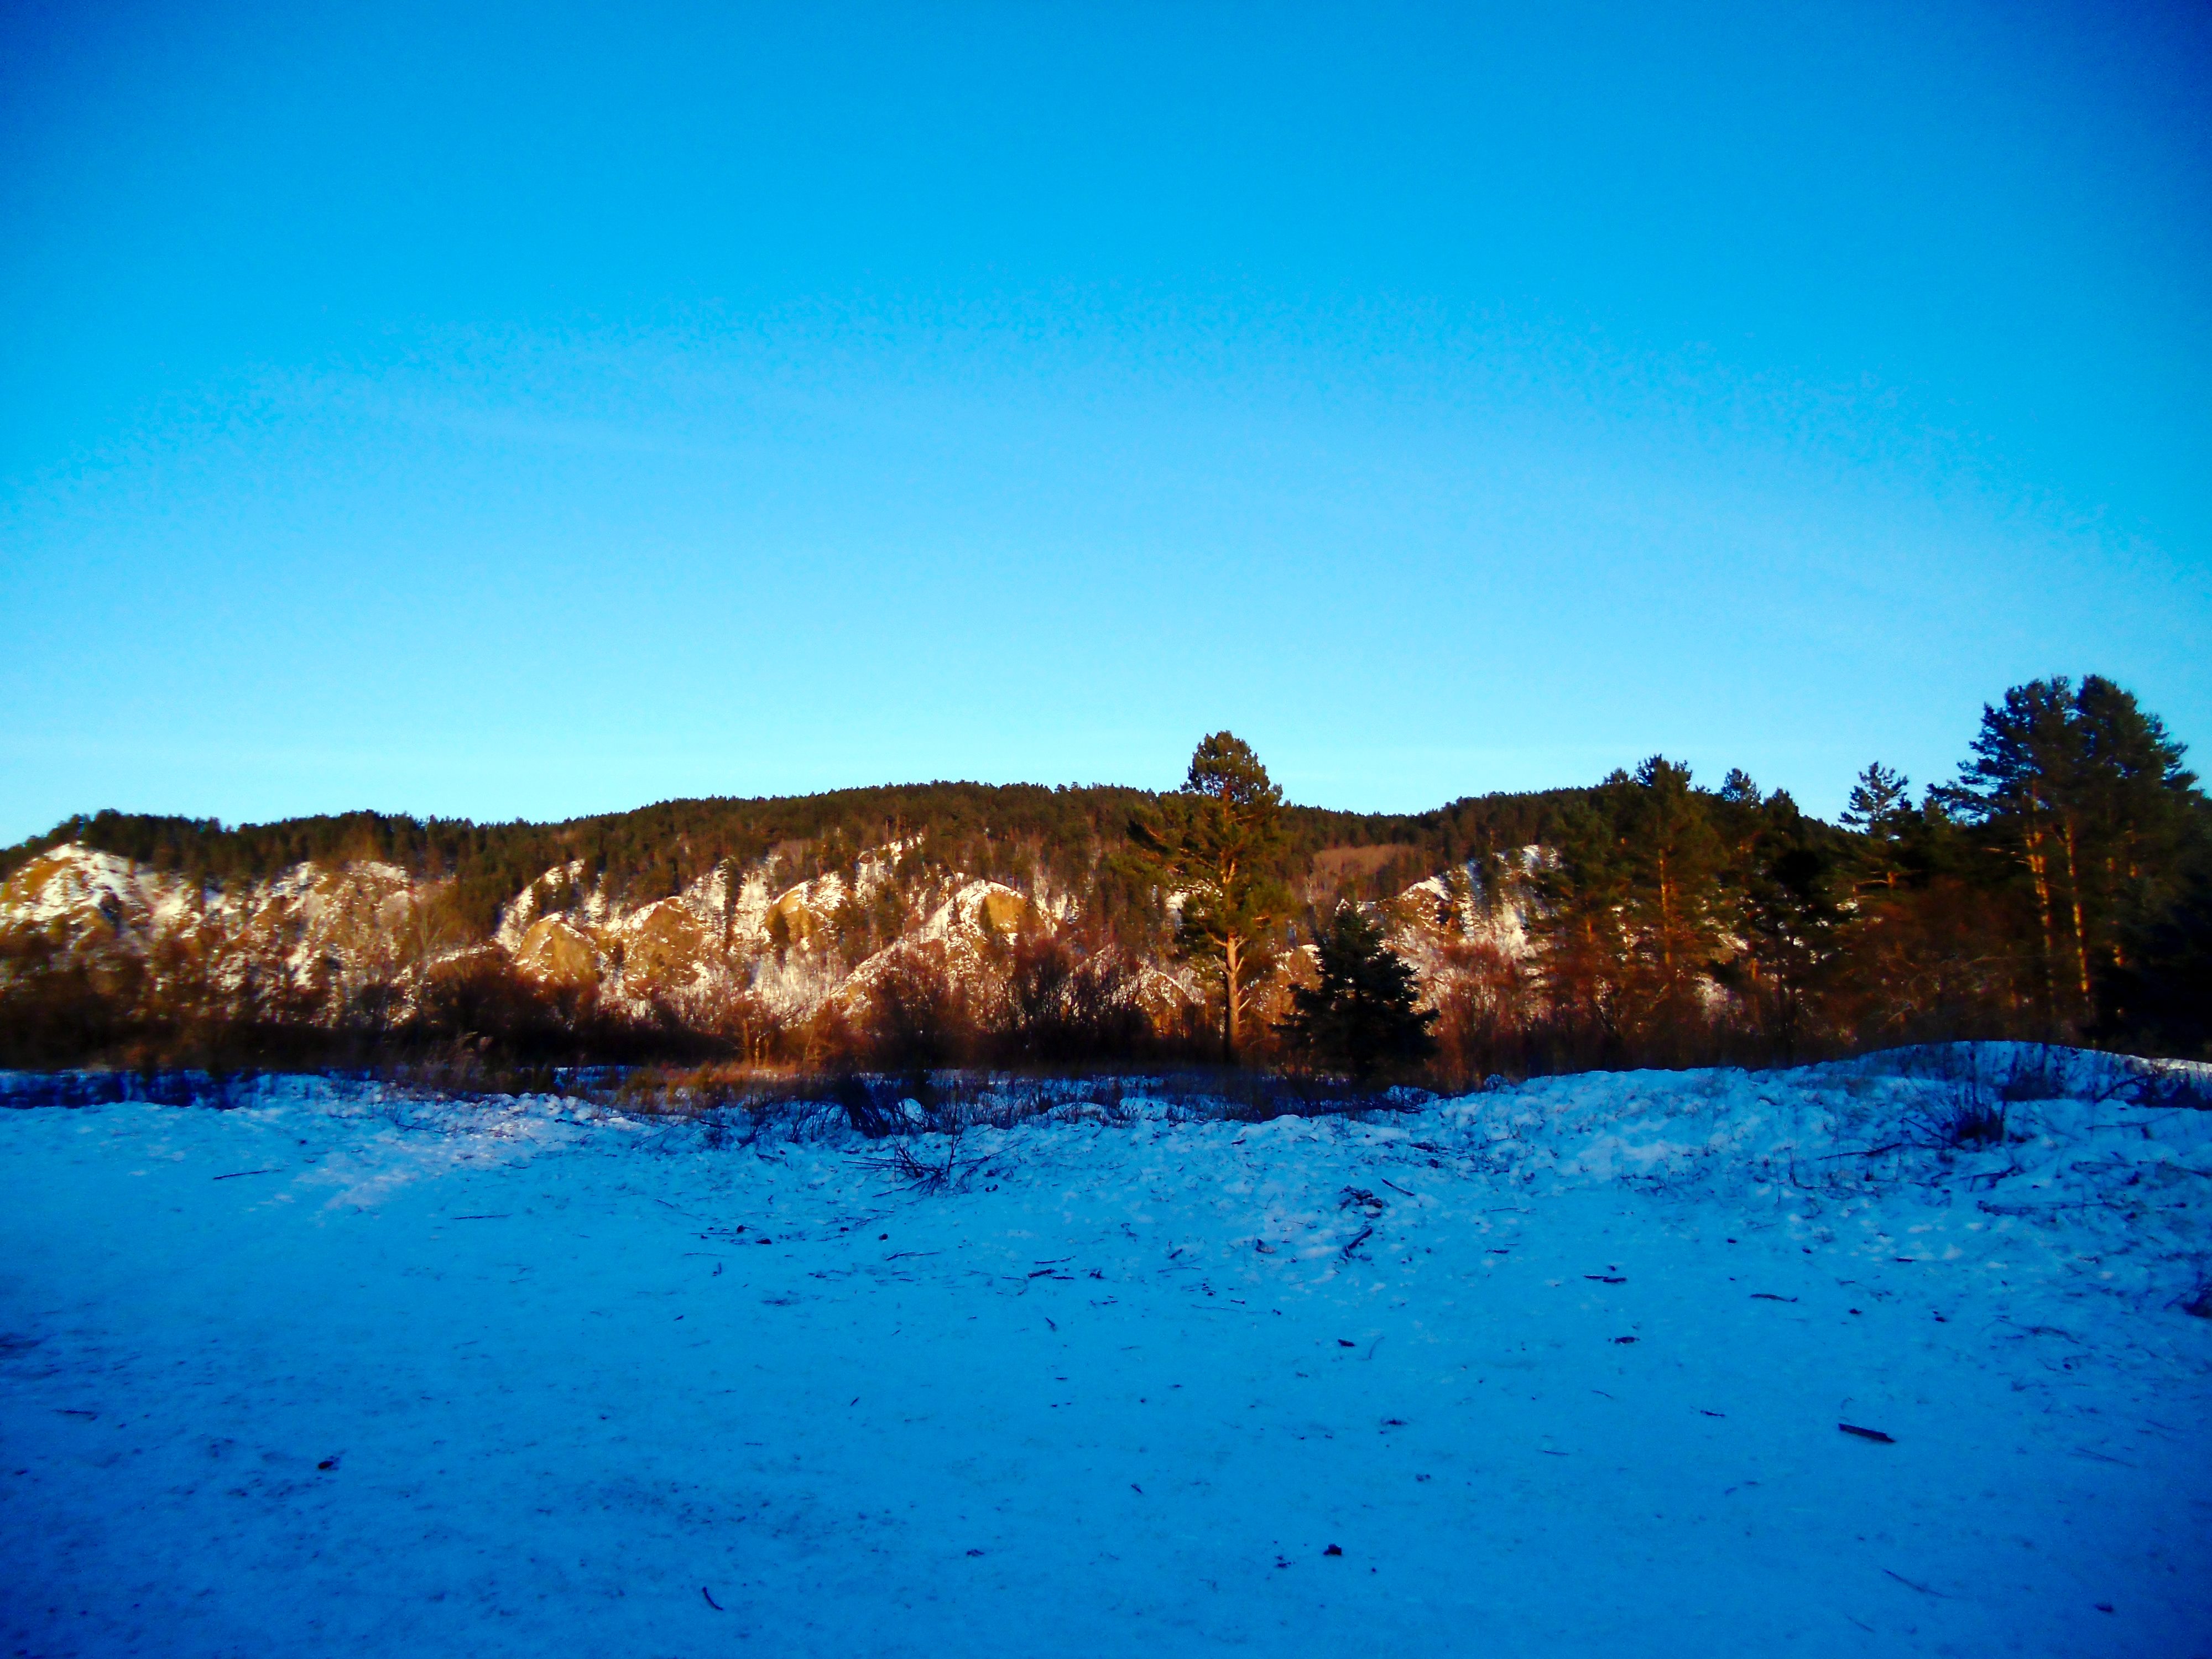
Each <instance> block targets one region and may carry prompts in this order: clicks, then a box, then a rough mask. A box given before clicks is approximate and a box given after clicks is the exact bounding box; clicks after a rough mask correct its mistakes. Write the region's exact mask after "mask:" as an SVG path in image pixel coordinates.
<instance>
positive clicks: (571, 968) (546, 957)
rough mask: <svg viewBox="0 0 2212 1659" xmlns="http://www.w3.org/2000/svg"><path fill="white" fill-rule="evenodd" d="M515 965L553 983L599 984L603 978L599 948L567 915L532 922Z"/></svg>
mask: <svg viewBox="0 0 2212 1659" xmlns="http://www.w3.org/2000/svg"><path fill="white" fill-rule="evenodd" d="M514 965H515V966H516V967H517V968H518V969H520V970H521V971H522V972H524V973H525V974H527V975H529V976H530V977H531V978H532V979H535V980H540V981H544V982H545V983H547V984H549V985H595V984H597V983H598V982H599V952H598V951H594V950H593V949H592V941H591V939H589V938H588V937H586V934H585V933H584V932H583V930H582V929H581V928H580V927H576V925H575V924H574V923H573V922H571V921H569V920H568V918H567V917H566V916H540V917H539V918H538V920H537V921H533V922H532V923H531V924H530V927H529V929H528V931H527V932H526V933H524V934H523V935H522V939H521V943H520V945H517V947H516V949H515V952H514Z"/></svg>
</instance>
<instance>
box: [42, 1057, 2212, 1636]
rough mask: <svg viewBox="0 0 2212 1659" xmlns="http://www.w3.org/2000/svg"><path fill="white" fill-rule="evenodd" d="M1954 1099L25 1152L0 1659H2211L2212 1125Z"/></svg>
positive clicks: (317, 1096) (1541, 1093)
mask: <svg viewBox="0 0 2212 1659" xmlns="http://www.w3.org/2000/svg"><path fill="white" fill-rule="evenodd" d="M1946 1087H1947V1085H1942V1084H1938V1083H1933V1082H1929V1081H1924V1080H1916V1079H1909V1078H1901V1077H1895V1076H1888V1075H1883V1074H1881V1073H1879V1072H1877V1071H1874V1070H1870V1069H1868V1068H1863V1067H1862V1068H1843V1067H1838V1068H1821V1069H1815V1070H1808V1071H1804V1072H1798V1073H1765V1074H1745V1073H1678V1074H1657V1073H1634V1074H1624V1075H1615V1076H1593V1077H1583V1078H1574V1079H1548V1080H1545V1081H1543V1082H1540V1083H1536V1084H1532V1085H1527V1086H1525V1087H1522V1088H1519V1089H1514V1090H1510V1091H1502V1092H1499V1093H1496V1094H1490V1095H1484V1096H1479V1097H1474V1098H1472V1099H1470V1100H1468V1101H1464V1102H1456V1103H1444V1104H1443V1105H1440V1106H1437V1107H1434V1108H1431V1109H1426V1110H1424V1111H1420V1112H1417V1113H1411V1114H1407V1115H1400V1116H1394V1117H1391V1118H1389V1119H1388V1120H1383V1119H1379V1118H1378V1119H1376V1120H1374V1121H1365V1122H1361V1121H1347V1120H1342V1119H1318V1120H1303V1119H1295V1118H1284V1119H1277V1120H1275V1121H1272V1122H1269V1123H1266V1124H1258V1125H1246V1124H1237V1123H1220V1122H1211V1123H1202V1122H1183V1121H1172V1120H1171V1119H1170V1116H1169V1115H1167V1114H1166V1113H1165V1112H1164V1111H1163V1110H1157V1109H1155V1110H1144V1109H1140V1110H1139V1111H1137V1112H1136V1113H1134V1114H1133V1115H1131V1119H1132V1121H1097V1120H1095V1119H1091V1120H1076V1121H1044V1122H1036V1123H1031V1124H1029V1125H1026V1126H1024V1127H1019V1128H1017V1129H1013V1130H1010V1131H1003V1132H1001V1131H991V1130H979V1131H973V1132H970V1133H969V1134H967V1135H965V1136H963V1137H962V1138H961V1139H960V1140H959V1142H958V1144H957V1147H948V1146H946V1145H945V1140H944V1138H942V1137H922V1138H921V1139H922V1140H923V1141H925V1142H931V1143H933V1145H932V1146H927V1147H925V1148H923V1149H922V1151H923V1155H924V1156H925V1157H926V1158H933V1159H941V1158H944V1157H945V1155H946V1154H947V1152H950V1154H951V1157H952V1158H953V1159H954V1161H955V1167H956V1169H957V1171H958V1176H957V1179H956V1181H955V1182H953V1183H952V1184H951V1186H949V1187H948V1188H945V1189H944V1190H941V1191H935V1192H929V1191H924V1190H922V1189H921V1188H918V1187H916V1186H915V1184H914V1183H913V1182H909V1181H906V1180H903V1179H902V1178H901V1177H900V1176H898V1175H897V1174H896V1172H895V1171H894V1170H891V1169H890V1168H889V1167H887V1165H886V1160H885V1158H884V1148H883V1147H882V1146H880V1145H878V1146H868V1145H866V1143H862V1142H860V1141H859V1140H858V1139H854V1138H850V1137H844V1136H832V1137H829V1138H825V1139H789V1138H787V1137H783V1136H779V1135H776V1134H774V1133H764V1134H763V1135H761V1136H760V1137H759V1138H757V1139H756V1140H755V1141H754V1142H753V1143H752V1144H751V1145H750V1146H746V1145H737V1144H721V1145H716V1144H714V1142H715V1141H716V1140H718V1139H721V1138H720V1137H719V1136H717V1135H715V1134H714V1133H711V1132H710V1131H708V1129H706V1128H704V1127H700V1126H696V1125H678V1126H673V1127H671V1126H670V1125H668V1124H665V1123H656V1122H644V1121H635V1120H630V1119H625V1118H623V1117H621V1116H619V1115H614V1114H611V1113H606V1112H604V1111H599V1110H596V1109H591V1108H587V1107H582V1106H580V1105H578V1104H576V1103H566V1102H557V1101H547V1100H541V1101H531V1102H525V1103H516V1104H513V1105H496V1106H487V1105H483V1104H472V1103H459V1102H453V1103H435V1102H434V1103H398V1102H394V1101H392V1100H390V1099H388V1098H386V1097H383V1096H381V1095H380V1094H378V1093H377V1092H376V1091H373V1090H362V1089H347V1088H342V1087H337V1086H335V1085H325V1084H322V1083H319V1082H315V1081H312V1080H305V1079H302V1080H295V1081H289V1082H283V1083H280V1084H277V1085H272V1086H271V1087H270V1089H269V1090H267V1091H266V1092H265V1093H264V1097H263V1103H261V1104H258V1105H256V1106H253V1107H251V1108H247V1109H240V1110H236V1111H230V1112H216V1111H211V1110H204V1109H171V1108H161V1107H153V1106H146V1105H135V1104H123V1105H112V1106H101V1107H91V1108H84V1109H76V1110H64V1109H52V1108H45V1109H30V1110H16V1111H9V1112H5V1113H0V1180H4V1182H5V1188H4V1190H5V1194H6V1202H5V1203H4V1205H0V1647H3V1648H4V1650H5V1651H8V1652H21V1653H29V1654H37V1655H41V1656H49V1655H53V1656H58V1655H67V1654H109V1653H145V1654H193V1655H202V1654H260V1653H304V1652H337V1651H345V1652H351V1653H364V1654H379V1653H392V1654H410V1655H424V1654H447V1653H453V1654H460V1653H468V1654H471V1655H484V1654H505V1653H515V1654H522V1653H546V1652H600V1653H621V1654H641V1655H645V1654H671V1655H675V1654H708V1653H717V1654H719V1653H732V1652H738V1653H742V1652H756V1653H775V1654H787V1653H788V1654H817V1653H818V1654H830V1653H837V1654H846V1655H849V1654H854V1653H867V1654H907V1653H913V1654H921V1653H939V1654H943V1653H948V1652H951V1653H963V1654H968V1653H974V1654H1036V1653H1045V1652H1071V1653H1105V1652H1116V1651H1122V1650H1139V1649H1142V1650H1147V1651H1151V1652H1168V1653H1177V1652H1200V1651H1207V1652H1212V1651H1218V1650H1221V1649H1224V1648H1236V1649H1241V1650H1247V1651H1253V1652H1261V1653H1278V1652H1279V1653H1290V1652H1297V1653H1299V1654H1337V1653H1341V1654H1347V1655H1349V1654H1355V1653H1357V1654H1365V1653H1371V1652H1376V1651H1396V1652H1401V1653H1402V1652H1423V1653H1429V1652H1435V1653H1444V1652H1450V1653H1481V1654H1499V1655H1515V1654H1546V1653H1563V1652H1590V1651H1603V1652H1607V1653H1615V1654H1655V1655H1656V1654H1685V1655H1686V1654H1699V1655H1710V1654H1717V1653H1731V1652H1741V1653H1763V1652H1775V1651H1783V1650H1788V1651H1790V1652H1796V1653H1808V1654H1829V1653H1836V1654H1897V1653H1915V1652H1928V1653H1960V1654H1979V1653H2013V1652H2018V1653H2031V1654H2045V1653H2047V1654H2069V1655H2075V1654H2098V1653H2111V1654H2130V1655H2147V1654H2202V1653H2212V1456H2208V1455H2207V1453H2208V1451H2212V1445H2208V1441H2212V1431H2208V1428H2207V1426H2206V1425H2207V1410H2206V1407H2207V1405H2208V1403H2212V1321H2208V1320H2205V1319H2200V1318H2195V1317H2191V1316H2189V1315H2187V1314H2186V1313H2185V1312H2184V1311H2182V1310H2181V1306H2180V1304H2181V1303H2183V1302H2185V1301H2186V1300H2188V1299H2189V1298H2190V1297H2191V1295H2192V1294H2193V1293H2194V1292H2195V1291H2196V1290H2197V1288H2198V1286H2199V1275H2200V1274H2201V1273H2202V1272H2203V1267H2204V1264H2205V1262H2206V1261H2207V1259H2208V1251H2207V1237H2208V1234H2207V1223H2208V1219H2212V1212H2208V1210H2207V1207H2206V1187H2205V1183H2206V1179H2207V1176H2208V1174H2212V1115H2208V1114H2204V1113H2199V1112H2191V1111H2187V1110H2184V1109H2168V1110H2164V1111H2156V1110H2150V1109H2143V1108H2139V1107H2131V1106H2126V1105H2124V1104H2120V1103H2115V1102H2111V1101H2106V1102H2104V1103H2093V1102H2083V1101H2051V1102H2030V1103H2020V1104H2017V1105H2015V1107H2013V1108H2012V1113H2013V1127H2014V1130H2015V1133H2019V1134H2022V1135H2025V1136H2026V1137H2027V1139H2022V1140H2019V1141H2016V1142H2015V1143H2013V1144H2010V1145H2007V1146H2002V1147H1995V1148H1990V1149H1988V1150H1984V1151H1980V1152H1972V1153H1945V1152H1938V1151H1936V1150H1934V1149H1932V1148H1930V1147H1929V1146H1924V1145H1921V1144H1917V1143H1916V1142H1915V1140H1914V1138H1913V1137H1914V1136H1915V1135H1916V1134H1917V1133H1918V1130H1917V1128H1916V1127H1915V1126H1917V1125H1922V1124H1923V1123H1924V1122H1926V1121H1930V1119H1931V1117H1932V1115H1935V1114H1937V1113H1940V1111H1941V1110H1942V1109H1943V1108H1944V1106H1945V1105H1946V1103H1947V1100H1948V1096H1947V1094H1946V1092H1945V1091H1946ZM1900 1136H1902V1137H1903V1139H1904V1141H1905V1144H1903V1145H1899V1146H1895V1147H1894V1148H1893V1150H1890V1151H1887V1152H1881V1153H1879V1154H1878V1155H1876V1156H1875V1157H1871V1158H1869V1157H1866V1156H1863V1150H1864V1149H1866V1148H1869V1147H1879V1146H1885V1145H1888V1144H1889V1143H1892V1142H1894V1141H1898V1140H1899V1139H1900ZM1919 1138H1920V1139H1922V1140H1924V1139H1925V1138H1926V1137H1925V1136H1924V1135H1920V1137H1919ZM1842 1423H1849V1424H1851V1425H1856V1426H1858V1427H1862V1428H1870V1429H1873V1430H1875V1431H1879V1432H1880V1433H1882V1434H1886V1435H1887V1436H1889V1437H1890V1439H1889V1441H1887V1442H1882V1441H1878V1440H1874V1439H1869V1438H1866V1437H1860V1436H1856V1435H1851V1434H1847V1433H1844V1432H1842V1431H1839V1429H1838V1425H1839V1424H1842ZM325 1465H327V1466H328V1467H325ZM1332 1547H1334V1549H1335V1550H1337V1551H1340V1553H1329V1552H1330V1550H1331V1549H1332ZM2106 1608H2109V1609H2110V1610H2109V1611H2106Z"/></svg>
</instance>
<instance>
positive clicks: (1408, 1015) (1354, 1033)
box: [1279, 904, 1437, 1082]
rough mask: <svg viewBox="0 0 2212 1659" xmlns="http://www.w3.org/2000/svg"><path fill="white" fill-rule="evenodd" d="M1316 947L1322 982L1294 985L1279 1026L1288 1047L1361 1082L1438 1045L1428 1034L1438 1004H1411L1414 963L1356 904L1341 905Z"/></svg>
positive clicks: (1416, 992)
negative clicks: (1288, 1011) (1392, 945)
mask: <svg viewBox="0 0 2212 1659" xmlns="http://www.w3.org/2000/svg"><path fill="white" fill-rule="evenodd" d="M1314 947H1315V951H1316V954H1317V955H1318V956H1319V957H1320V959H1321V961H1320V966H1321V978H1320V982H1319V983H1318V984H1316V985H1310V986H1307V985H1301V986H1297V987H1295V988H1293V989H1292V991H1291V1016H1290V1018H1288V1019H1286V1020H1285V1021H1284V1022H1283V1024H1282V1025H1281V1027H1280V1028H1279V1029H1280V1030H1281V1031H1282V1034H1283V1036H1285V1038H1286V1039H1288V1040H1289V1042H1291V1046H1292V1047H1293V1048H1297V1049H1298V1050H1299V1051H1301V1052H1302V1053H1304V1054H1308V1055H1310V1057H1312V1058H1313V1059H1315V1060H1319V1061H1320V1062H1321V1063H1322V1064H1323V1065H1328V1066H1342V1067H1343V1068H1344V1069H1346V1071H1349V1072H1350V1073H1352V1076H1354V1077H1355V1078H1358V1079H1360V1080H1361V1081H1363V1082H1364V1081H1365V1080H1366V1079H1369V1078H1370V1077H1372V1076H1374V1074H1375V1073H1376V1071H1377V1070H1378V1069H1380V1068H1382V1067H1383V1066H1389V1065H1394V1064H1407V1063H1410V1062H1412V1061H1415V1060H1425V1059H1426V1058H1427V1057H1428V1056H1429V1055H1430V1054H1433V1053H1434V1052H1435V1051H1436V1040H1435V1039H1434V1038H1433V1037H1432V1036H1430V1034H1429V1028H1430V1027H1431V1025H1433V1024H1436V1022H1437V1014H1436V1011H1435V1010H1434V1009H1428V1008H1418V1007H1416V1006H1414V1005H1415V1004H1416V1003H1417V1002H1419V1000H1420V984H1419V981H1418V980H1417V979H1416V978H1415V977H1414V975H1413V969H1412V967H1411V966H1409V965H1408V964H1407V962H1406V960H1405V958H1404V957H1401V956H1399V955H1398V953H1397V952H1396V951H1393V950H1391V949H1390V947H1389V945H1385V944H1384V943H1383V930H1382V929H1381V928H1379V927H1376V925H1375V923H1374V922H1372V921H1370V920H1369V919H1368V918H1367V917H1366V916H1365V915H1362V914H1361V913H1360V911H1359V909H1358V908H1357V907H1356V906H1353V905H1350V904H1340V905H1339V906H1338V907H1337V909H1336V914H1335V915H1334V916H1333V917H1331V918H1330V921H1329V925H1328V927H1326V928H1325V929H1323V930H1322V931H1321V932H1320V933H1317V934H1316V936H1315V939H1314Z"/></svg>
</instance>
